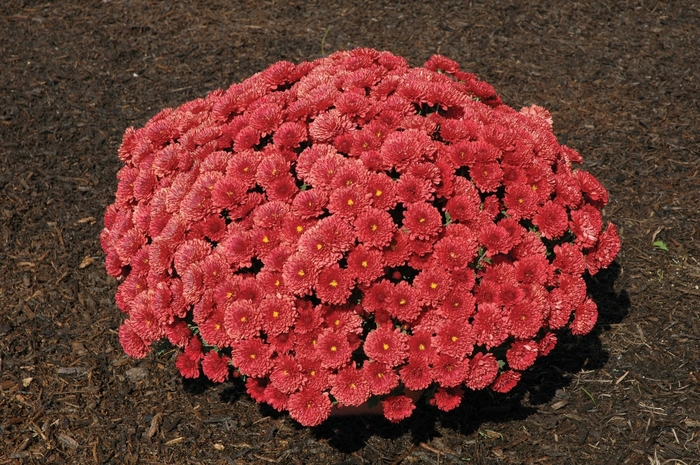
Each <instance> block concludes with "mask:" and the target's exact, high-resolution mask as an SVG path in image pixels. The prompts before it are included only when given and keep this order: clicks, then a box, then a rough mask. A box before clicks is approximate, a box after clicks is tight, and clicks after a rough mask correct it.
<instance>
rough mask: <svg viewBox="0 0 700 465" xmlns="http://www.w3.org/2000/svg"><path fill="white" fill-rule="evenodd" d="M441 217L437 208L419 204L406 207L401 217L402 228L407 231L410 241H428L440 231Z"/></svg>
mask: <svg viewBox="0 0 700 465" xmlns="http://www.w3.org/2000/svg"><path fill="white" fill-rule="evenodd" d="M441 226H442V216H441V215H440V212H439V211H438V210H437V208H435V207H433V206H432V205H430V204H428V203H425V202H420V203H412V204H409V205H408V206H407V207H406V211H405V212H404V215H403V227H404V228H406V229H407V230H408V235H409V237H410V238H411V239H429V238H431V237H433V236H435V235H437V233H438V232H439V231H440V227H441Z"/></svg>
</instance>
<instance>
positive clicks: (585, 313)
mask: <svg viewBox="0 0 700 465" xmlns="http://www.w3.org/2000/svg"><path fill="white" fill-rule="evenodd" d="M596 321H598V306H597V305H596V304H595V302H593V300H591V299H589V298H587V299H586V300H584V301H583V303H582V304H581V305H579V306H578V307H576V310H574V320H573V321H572V322H571V334H574V335H581V336H583V335H586V334H588V333H590V332H591V331H592V330H593V328H594V327H595V324H596Z"/></svg>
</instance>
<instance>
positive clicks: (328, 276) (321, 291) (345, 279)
mask: <svg viewBox="0 0 700 465" xmlns="http://www.w3.org/2000/svg"><path fill="white" fill-rule="evenodd" d="M353 287H354V282H353V277H352V275H351V274H350V272H348V270H347V269H345V268H340V266H338V264H337V263H336V264H334V265H332V266H329V267H327V268H324V269H323V270H321V272H320V273H319V275H318V281H317V282H316V285H315V286H314V291H316V296H317V297H318V298H319V299H321V301H322V302H325V303H329V304H334V305H342V304H344V303H345V302H346V301H347V300H348V297H350V293H351V292H352V288H353Z"/></svg>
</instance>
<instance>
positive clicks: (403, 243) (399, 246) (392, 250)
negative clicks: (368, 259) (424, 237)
mask: <svg viewBox="0 0 700 465" xmlns="http://www.w3.org/2000/svg"><path fill="white" fill-rule="evenodd" d="M411 252H412V250H411V249H410V247H409V239H408V234H406V233H404V232H403V231H401V230H397V231H395V232H394V235H393V237H392V238H391V242H390V243H389V245H388V246H386V247H384V248H383V249H382V253H383V259H384V263H385V264H386V266H401V265H403V264H404V263H406V260H408V257H409V256H410V255H411Z"/></svg>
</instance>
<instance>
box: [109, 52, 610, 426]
mask: <svg viewBox="0 0 700 465" xmlns="http://www.w3.org/2000/svg"><path fill="white" fill-rule="evenodd" d="M551 123H552V121H551V118H550V115H549V113H548V112H547V111H546V110H544V109H543V108H540V107H537V106H532V107H528V108H524V109H523V110H521V111H520V112H518V111H515V110H514V109H512V108H510V107H508V106H506V105H504V104H503V103H502V102H501V100H500V98H499V97H498V96H497V95H496V94H495V92H494V90H493V88H492V87H491V86H489V85H488V84H485V83H483V82H480V81H478V80H477V79H476V77H475V76H474V75H472V74H469V73H466V72H463V71H460V69H459V66H458V65H457V63H455V62H454V61H452V60H449V59H447V58H445V57H442V56H433V57H432V58H431V59H430V60H429V61H428V62H427V63H426V64H425V66H424V67H423V68H411V67H409V66H408V65H407V62H406V61H405V60H404V59H403V58H400V57H397V56H394V55H392V54H390V53H387V52H378V51H375V50H370V49H357V50H353V51H348V52H338V53H335V54H333V55H330V56H329V57H326V58H323V59H319V60H316V61H313V62H304V63H301V64H298V65H294V64H292V63H289V62H279V63H277V64H275V65H273V66H271V67H270V68H268V69H266V70H265V71H263V72H261V73H258V74H256V75H254V76H253V77H251V78H250V79H247V80H245V81H244V82H242V83H240V84H236V85H233V86H232V87H230V88H229V89H228V90H226V91H221V90H220V91H215V92H212V93H211V94H209V95H208V96H207V97H206V98H203V99H197V100H194V101H192V102H189V103H186V104H184V105H182V106H180V107H179V108H177V109H166V110H164V111H162V112H160V113H159V114H157V115H156V116H155V117H153V119H151V120H150V121H149V122H148V123H147V124H146V125H145V127H143V128H142V129H138V130H135V129H133V128H130V129H128V130H127V131H126V133H125V135H124V140H123V144H122V146H121V148H120V150H119V156H120V158H121V160H122V161H123V162H124V164H125V166H124V167H123V168H122V169H121V171H120V172H119V174H118V180H119V184H118V189H117V194H116V201H115V203H114V204H113V205H111V206H110V207H108V209H107V212H106V215H105V228H104V230H103V231H102V235H101V241H102V247H103V249H104V251H105V253H106V266H107V270H108V272H109V274H111V275H112V276H115V277H118V278H119V279H120V280H122V282H121V284H120V285H119V288H118V291H117V295H116V299H117V303H118V305H119V307H120V308H121V309H122V310H123V311H124V312H125V313H126V314H127V315H128V318H127V319H126V320H125V321H124V323H123V325H122V326H121V328H120V330H119V337H120V341H121V343H122V345H123V347H124V349H125V351H126V352H127V353H128V354H129V355H131V356H133V357H137V358H140V357H144V356H145V355H146V354H147V353H148V352H149V350H150V345H151V343H153V342H154V341H156V340H159V339H161V338H167V339H168V340H169V341H170V342H171V343H172V344H173V345H175V346H177V347H179V348H181V353H180V355H179V358H178V360H177V368H178V369H179V370H180V372H181V373H182V375H183V376H185V377H188V378H196V377H198V376H200V373H203V374H204V375H205V376H206V377H208V378H209V379H211V380H213V381H215V382H223V381H225V380H227V379H228V378H229V377H230V376H244V377H245V383H246V387H247V390H248V392H249V393H250V395H251V396H252V397H253V399H255V400H256V401H259V402H266V403H268V404H270V405H271V406H272V407H274V408H276V409H278V410H280V411H281V410H288V411H289V413H290V415H291V416H292V417H293V418H294V419H296V420H298V421H299V422H300V423H301V424H303V425H318V424H320V423H321V422H323V421H324V420H325V419H326V418H327V417H328V416H329V415H330V413H331V410H332V408H333V406H334V405H335V406H337V407H340V408H342V406H358V405H362V404H365V403H367V402H369V403H370V404H371V403H374V402H381V406H382V408H383V412H384V415H385V416H386V417H387V418H388V419H389V420H391V421H399V420H401V419H402V418H405V417H407V416H409V415H411V412H412V411H413V409H414V408H415V406H414V402H413V400H412V398H411V397H409V396H408V395H407V394H411V391H423V390H425V391H426V394H425V395H426V396H427V397H428V401H429V403H430V404H432V405H434V406H436V407H437V408H439V409H442V410H445V411H448V410H451V409H454V408H455V407H457V406H458V405H459V404H460V401H461V399H462V397H463V395H464V393H465V388H466V389H471V390H479V389H484V388H490V389H492V390H494V391H496V392H507V391H509V390H510V389H512V388H513V386H515V385H516V384H517V382H518V381H519V379H520V375H521V372H522V371H523V370H525V369H527V368H528V367H530V366H531V365H532V364H533V363H534V362H535V359H536V358H538V357H540V356H544V355H546V354H547V353H549V352H550V351H551V350H552V348H553V347H554V346H555V344H556V342H557V336H556V334H557V330H560V329H562V328H565V327H568V328H570V331H571V332H572V333H573V334H586V333H588V332H589V331H591V329H592V328H593V327H594V325H595V323H596V318H597V309H596V305H595V303H594V302H593V301H592V300H591V299H590V298H589V297H587V291H586V284H585V281H584V279H583V275H584V274H585V273H589V274H591V275H592V274H595V273H596V272H597V271H598V270H599V269H601V268H605V267H607V266H608V265H609V264H610V263H611V262H612V260H613V259H614V257H615V255H616V254H617V252H618V251H619V249H620V240H619V238H618V235H617V233H616V230H615V226H614V225H612V224H609V225H608V226H607V227H606V228H604V227H603V226H604V225H603V220H602V217H601V214H600V209H601V208H602V207H603V206H604V205H605V204H606V202H607V201H608V195H607V192H606V191H605V189H604V188H603V187H602V186H601V185H600V184H599V183H598V181H596V179H595V178H594V177H593V176H592V175H591V174H589V173H587V172H585V171H582V170H580V169H574V168H572V163H581V161H582V160H581V157H580V155H579V154H578V153H577V152H575V151H574V150H572V149H571V148H568V147H566V146H563V145H559V144H558V143H557V140H556V138H555V136H554V134H553V132H552V127H551Z"/></svg>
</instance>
